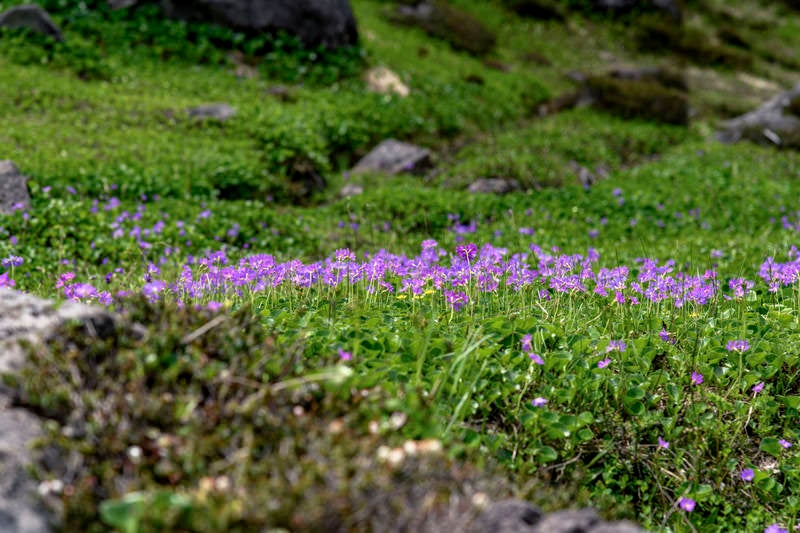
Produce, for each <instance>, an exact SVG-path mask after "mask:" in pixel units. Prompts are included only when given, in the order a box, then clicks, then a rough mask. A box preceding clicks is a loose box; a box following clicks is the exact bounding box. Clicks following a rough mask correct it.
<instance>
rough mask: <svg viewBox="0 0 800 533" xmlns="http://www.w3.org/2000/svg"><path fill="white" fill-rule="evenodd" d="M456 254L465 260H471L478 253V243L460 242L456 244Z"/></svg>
mask: <svg viewBox="0 0 800 533" xmlns="http://www.w3.org/2000/svg"><path fill="white" fill-rule="evenodd" d="M456 255H458V256H459V257H460V258H461V259H463V260H464V261H467V262H472V260H473V259H475V256H476V255H478V245H477V244H474V243H468V244H461V245H458V246H456Z"/></svg>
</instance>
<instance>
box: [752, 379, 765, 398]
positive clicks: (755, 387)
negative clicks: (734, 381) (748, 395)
mask: <svg viewBox="0 0 800 533" xmlns="http://www.w3.org/2000/svg"><path fill="white" fill-rule="evenodd" d="M762 390H764V382H763V381H759V382H758V383H756V384H755V385H753V395H756V394H758V393H759V392H761V391H762Z"/></svg>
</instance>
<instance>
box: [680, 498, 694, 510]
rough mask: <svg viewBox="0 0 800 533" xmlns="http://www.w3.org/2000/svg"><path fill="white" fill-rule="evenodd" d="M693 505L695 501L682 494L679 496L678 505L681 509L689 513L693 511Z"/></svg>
mask: <svg viewBox="0 0 800 533" xmlns="http://www.w3.org/2000/svg"><path fill="white" fill-rule="evenodd" d="M695 505H696V502H695V501H694V500H693V499H691V498H686V497H684V496H681V499H680V500H678V507H680V508H681V509H682V510H684V511H686V512H687V513H691V512H692V511H694V506H695Z"/></svg>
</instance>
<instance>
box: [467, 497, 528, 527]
mask: <svg viewBox="0 0 800 533" xmlns="http://www.w3.org/2000/svg"><path fill="white" fill-rule="evenodd" d="M541 519H542V511H540V510H539V509H538V508H537V507H535V506H534V505H532V504H530V503H528V502H525V501H522V500H500V501H497V502H493V503H490V504H489V505H488V506H487V507H486V509H484V510H483V511H482V512H481V513H480V514H479V515H478V517H477V518H476V519H475V521H474V522H473V523H472V527H471V528H470V531H472V532H474V533H479V532H481V533H484V532H485V533H488V532H492V533H525V532H530V533H534V532H536V531H539V529H538V528H537V527H536V524H538V523H539V522H540V520H541Z"/></svg>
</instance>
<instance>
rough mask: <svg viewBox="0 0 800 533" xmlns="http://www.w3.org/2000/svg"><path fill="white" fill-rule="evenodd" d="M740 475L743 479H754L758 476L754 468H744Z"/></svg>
mask: <svg viewBox="0 0 800 533" xmlns="http://www.w3.org/2000/svg"><path fill="white" fill-rule="evenodd" d="M739 477H740V478H742V481H753V478H755V477H756V473H755V472H753V469H752V468H744V469H742V472H741V473H740V474H739Z"/></svg>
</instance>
